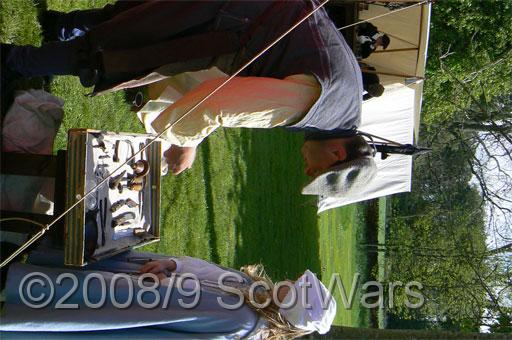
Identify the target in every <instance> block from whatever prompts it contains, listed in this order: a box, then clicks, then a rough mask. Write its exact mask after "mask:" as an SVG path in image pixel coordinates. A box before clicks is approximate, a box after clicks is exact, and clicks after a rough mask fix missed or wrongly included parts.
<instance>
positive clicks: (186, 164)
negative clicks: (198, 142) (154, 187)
mask: <svg viewBox="0 0 512 340" xmlns="http://www.w3.org/2000/svg"><path fill="white" fill-rule="evenodd" d="M196 149H197V147H195V146H192V147H181V146H177V145H172V146H171V147H170V148H169V149H167V150H166V151H165V152H164V157H165V160H166V161H167V164H169V169H170V170H171V172H172V174H173V175H178V174H180V173H181V172H183V171H184V170H187V169H190V168H191V167H192V164H193V163H194V160H195V158H196Z"/></svg>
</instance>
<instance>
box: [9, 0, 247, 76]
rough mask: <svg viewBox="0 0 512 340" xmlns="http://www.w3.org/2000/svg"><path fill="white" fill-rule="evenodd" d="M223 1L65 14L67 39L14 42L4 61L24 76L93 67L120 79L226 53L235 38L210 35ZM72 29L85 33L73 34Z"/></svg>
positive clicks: (124, 5) (126, 5)
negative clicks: (28, 43)
mask: <svg viewBox="0 0 512 340" xmlns="http://www.w3.org/2000/svg"><path fill="white" fill-rule="evenodd" d="M222 5H223V2H220V1H198V2H192V1H135V2H132V1H119V2H117V3H115V4H114V5H107V6H105V7H104V8H102V9H95V10H86V11H74V12H71V13H69V14H63V15H62V16H61V17H60V18H59V23H60V25H61V28H60V30H59V31H60V33H62V37H61V38H62V39H68V41H56V42H50V43H47V44H44V45H43V46H41V47H34V46H16V47H14V48H12V49H11V52H10V53H9V55H8V56H7V66H8V67H9V68H11V69H13V70H15V71H17V72H18V73H20V74H22V75H24V76H27V77H30V76H46V75H66V74H67V75H79V74H80V70H83V69H89V68H94V69H99V70H101V71H102V72H104V73H106V74H109V75H110V76H111V77H114V78H116V80H122V79H123V78H124V79H130V78H131V77H133V76H135V75H137V74H140V73H143V72H147V71H148V70H151V69H154V68H156V67H159V66H162V65H165V64H168V63H179V62H181V63H183V62H185V61H187V60H189V59H201V58H203V57H211V56H217V55H220V54H227V53H230V52H233V51H234V50H235V49H236V48H237V47H238V46H237V44H236V42H235V41H234V39H233V38H232V37H230V38H228V39H226V36H224V35H222V34H221V35H219V34H216V35H215V34H214V35H209V34H210V33H212V32H211V31H212V27H213V26H214V19H215V18H216V16H217V14H218V12H219V10H220V8H221V6H222ZM75 29H78V30H81V31H84V32H86V33H85V34H84V35H83V36H78V37H76V38H75V39H71V38H73V35H74V34H73V30H75ZM217 33H218V32H217ZM69 39H71V40H69ZM173 41H174V42H175V43H172V42H173ZM163 42H165V43H163ZM168 42H171V43H168ZM125 59H126V60H128V61H125ZM181 71H187V70H186V69H184V70H181Z"/></svg>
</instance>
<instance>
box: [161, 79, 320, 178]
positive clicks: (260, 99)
mask: <svg viewBox="0 0 512 340" xmlns="http://www.w3.org/2000/svg"><path fill="white" fill-rule="evenodd" d="M225 80H226V78H224V77H223V78H216V79H212V80H208V81H205V82H203V83H202V84H201V85H199V86H198V87H196V88H195V89H193V90H192V91H190V92H188V93H187V94H186V95H185V96H183V97H182V98H181V99H179V100H178V101H176V103H174V104H173V105H171V106H170V107H169V108H168V109H166V110H165V111H164V112H162V113H161V114H160V116H159V117H158V118H157V119H155V121H153V123H152V125H153V128H154V129H155V130H156V131H157V132H161V131H163V130H164V129H165V128H166V126H168V125H171V127H170V128H169V129H168V130H167V131H166V132H165V134H164V135H163V136H164V137H165V138H166V139H167V140H168V141H169V142H170V143H171V144H173V146H172V147H171V148H170V149H169V150H167V152H166V153H165V156H166V158H167V161H168V163H169V164H170V167H171V170H172V172H173V173H174V174H178V173H180V172H181V171H183V170H185V169H187V168H189V167H190V166H191V165H192V162H193V160H194V156H195V148H196V146H197V145H198V144H199V143H200V142H201V141H202V140H203V139H204V138H206V137H207V136H208V135H209V134H210V133H212V132H213V131H215V129H217V128H218V127H220V126H224V127H249V128H272V127H276V126H285V125H289V124H293V123H295V122H297V121H299V120H300V119H302V117H304V115H305V114H306V113H307V112H308V110H309V108H310V107H311V106H312V105H313V104H314V103H315V101H316V100H317V98H318V96H319V95H320V91H321V89H320V85H319V83H318V82H317V80H316V79H315V78H314V77H313V76H311V75H293V76H289V77H286V78H285V79H275V78H265V77H236V78H234V79H232V80H231V81H230V82H229V83H227V84H226V85H225V86H224V87H223V88H222V89H220V90H219V91H218V92H217V93H215V94H214V95H213V96H212V97H211V98H209V99H208V100H207V101H205V102H204V103H203V104H201V105H200V106H199V107H198V108H197V109H195V110H194V111H192V112H190V113H189V114H187V115H186V116H185V117H184V118H183V119H182V120H180V121H179V122H176V121H177V120H178V119H179V118H180V117H182V116H183V115H184V114H185V113H186V112H187V111H188V110H189V109H190V108H192V107H193V106H194V105H195V104H196V103H198V102H199V101H200V100H201V99H203V98H204V97H205V96H207V95H208V94H209V93H211V92H212V91H213V90H214V89H215V88H217V87H218V86H219V85H220V84H222V83H223V82H224V81H225Z"/></svg>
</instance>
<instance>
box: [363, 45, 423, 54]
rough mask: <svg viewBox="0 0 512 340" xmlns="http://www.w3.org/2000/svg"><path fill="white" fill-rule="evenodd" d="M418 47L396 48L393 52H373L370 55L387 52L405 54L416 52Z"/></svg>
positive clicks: (386, 51)
mask: <svg viewBox="0 0 512 340" xmlns="http://www.w3.org/2000/svg"><path fill="white" fill-rule="evenodd" d="M417 50H418V47H406V48H396V49H394V50H377V51H373V52H372V54H376V53H389V52H406V51H417Z"/></svg>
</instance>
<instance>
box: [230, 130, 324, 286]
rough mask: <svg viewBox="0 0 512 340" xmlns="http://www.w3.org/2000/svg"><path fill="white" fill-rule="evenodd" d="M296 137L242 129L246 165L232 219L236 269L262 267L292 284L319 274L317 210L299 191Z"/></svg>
mask: <svg viewBox="0 0 512 340" xmlns="http://www.w3.org/2000/svg"><path fill="white" fill-rule="evenodd" d="M302 138H303V137H302V135H301V134H292V133H289V132H286V131H283V130H279V129H274V130H272V131H268V130H267V131H261V130H254V129H253V130H244V131H243V132H242V134H241V141H240V142H241V143H242V144H241V148H240V152H242V153H243V158H244V160H245V163H246V169H247V170H246V174H245V175H246V177H245V178H246V179H245V181H244V183H243V184H242V191H241V194H240V197H241V200H240V202H239V213H238V218H237V220H236V225H237V229H236V237H237V242H236V245H235V247H236V248H235V254H236V256H235V259H234V263H235V265H236V266H242V265H245V264H253V263H262V264H264V265H265V266H266V268H267V273H268V274H269V275H270V276H271V277H272V278H273V279H275V280H279V279H284V278H291V279H295V278H296V277H298V275H300V274H301V273H302V272H303V271H304V270H305V269H306V268H309V269H311V270H313V271H315V272H320V261H319V258H318V256H319V244H318V228H317V215H316V207H315V206H314V205H312V204H311V199H310V198H311V197H308V196H303V195H301V194H300V190H301V188H302V186H303V185H304V183H305V181H306V178H305V176H304V175H303V170H302V169H303V164H302V158H301V157H300V153H299V149H300V146H301V144H302Z"/></svg>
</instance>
